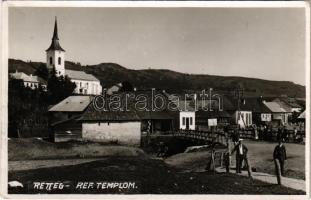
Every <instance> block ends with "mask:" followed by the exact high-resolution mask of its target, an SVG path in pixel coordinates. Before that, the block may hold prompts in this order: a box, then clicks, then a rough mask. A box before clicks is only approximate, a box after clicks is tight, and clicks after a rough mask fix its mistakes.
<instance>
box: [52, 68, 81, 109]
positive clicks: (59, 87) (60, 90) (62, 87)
mask: <svg viewBox="0 0 311 200" xmlns="http://www.w3.org/2000/svg"><path fill="white" fill-rule="evenodd" d="M75 88H76V84H75V83H74V82H72V81H71V80H70V78H68V76H65V77H64V76H56V70H55V68H53V69H52V70H51V72H50V76H49V79H48V85H47V91H48V96H49V103H50V104H56V103H58V102H60V101H61V100H63V99H65V98H67V97H68V96H70V95H72V93H73V91H74V89H75Z"/></svg>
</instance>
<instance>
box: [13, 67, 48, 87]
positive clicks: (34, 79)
mask: <svg viewBox="0 0 311 200" xmlns="http://www.w3.org/2000/svg"><path fill="white" fill-rule="evenodd" d="M10 76H11V77H12V78H14V79H18V80H22V81H23V83H24V86H25V87H28V88H31V89H33V90H34V89H36V88H39V86H41V87H42V88H43V89H44V90H46V81H45V80H43V79H42V78H40V77H39V76H33V75H32V74H30V75H27V74H25V73H24V72H18V71H16V72H14V73H10Z"/></svg>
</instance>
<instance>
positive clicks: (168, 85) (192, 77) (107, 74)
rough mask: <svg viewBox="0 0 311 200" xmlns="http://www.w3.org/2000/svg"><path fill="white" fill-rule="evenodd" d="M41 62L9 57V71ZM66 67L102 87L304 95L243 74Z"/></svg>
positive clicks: (297, 89)
mask: <svg viewBox="0 0 311 200" xmlns="http://www.w3.org/2000/svg"><path fill="white" fill-rule="evenodd" d="M42 64H44V63H40V62H24V61H21V60H14V59H9V72H15V71H16V70H18V71H23V72H25V73H27V74H29V73H34V72H35V71H36V69H37V68H38V67H39V66H40V65H42ZM65 67H66V69H72V70H83V71H85V72H87V73H90V74H93V75H94V76H96V77H97V78H98V79H99V80H100V81H101V83H102V85H103V87H110V86H112V85H114V84H117V83H119V82H122V81H129V82H131V83H132V84H133V85H134V86H135V87H137V88H138V89H148V88H157V89H165V90H167V91H171V92H176V91H183V90H202V89H208V88H213V89H214V90H217V91H222V92H230V91H232V90H234V89H235V88H236V87H237V86H238V85H241V86H242V87H243V88H244V91H245V95H247V96H281V95H287V96H291V97H302V98H303V97H305V87H304V86H302V85H299V84H295V83H293V82H290V81H271V80H263V79H257V78H246V77H226V76H213V75H199V74H185V73H180V72H175V71H171V70H166V69H144V70H132V69H127V68H125V67H122V66H120V65H118V64H115V63H100V64H98V65H86V66H82V65H80V64H79V63H74V62H68V61H66V64H65Z"/></svg>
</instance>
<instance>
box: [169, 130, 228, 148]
mask: <svg viewBox="0 0 311 200" xmlns="http://www.w3.org/2000/svg"><path fill="white" fill-rule="evenodd" d="M173 136H176V137H181V138H185V139H190V140H194V141H198V142H202V143H219V144H222V145H224V146H227V145H228V141H229V137H228V134H225V133H224V132H222V131H197V130H178V131H176V132H174V133H173Z"/></svg>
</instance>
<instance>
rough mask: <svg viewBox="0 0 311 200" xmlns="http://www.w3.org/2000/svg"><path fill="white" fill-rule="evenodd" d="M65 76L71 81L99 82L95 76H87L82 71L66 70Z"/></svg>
mask: <svg viewBox="0 0 311 200" xmlns="http://www.w3.org/2000/svg"><path fill="white" fill-rule="evenodd" d="M65 74H66V75H67V76H68V77H69V78H71V79H77V80H86V81H99V80H98V79H97V78H96V77H95V76H93V75H92V74H87V73H85V72H84V71H76V70H69V69H66V70H65Z"/></svg>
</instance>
